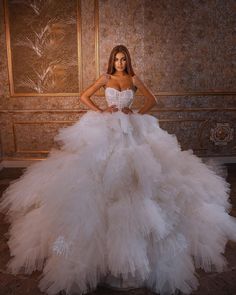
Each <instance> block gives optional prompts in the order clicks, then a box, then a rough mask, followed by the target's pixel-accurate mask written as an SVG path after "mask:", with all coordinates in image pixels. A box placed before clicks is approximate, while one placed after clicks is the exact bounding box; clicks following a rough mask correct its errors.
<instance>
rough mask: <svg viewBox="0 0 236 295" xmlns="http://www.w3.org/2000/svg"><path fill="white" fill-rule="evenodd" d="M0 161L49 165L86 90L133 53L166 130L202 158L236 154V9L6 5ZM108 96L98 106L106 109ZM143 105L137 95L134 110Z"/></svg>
mask: <svg viewBox="0 0 236 295" xmlns="http://www.w3.org/2000/svg"><path fill="white" fill-rule="evenodd" d="M0 5H1V7H0V42H1V51H0V67H1V68H0V74H1V79H0V115H1V117H0V119H1V138H0V139H1V140H0V143H1V149H0V152H1V158H2V159H8V160H14V159H19V160H21V159H41V158H44V157H45V156H46V155H47V153H48V151H49V150H50V149H51V148H52V147H53V146H54V145H55V144H54V143H53V137H54V136H55V135H56V133H57V131H58V129H59V128H61V127H65V126H68V125H70V124H73V123H74V122H75V121H77V120H78V119H79V118H80V117H81V116H82V115H83V113H84V112H85V111H86V108H84V106H82V105H81V104H80V102H79V99H78V98H79V93H80V91H81V90H82V89H83V88H85V87H87V86H88V85H90V84H91V83H92V82H93V81H94V80H95V79H96V78H97V77H98V76H99V74H101V73H103V72H104V71H105V70H106V65H107V59H108V56H109V53H110V50H111V49H112V48H113V47H114V46H115V45H117V44H124V45H126V46H127V47H128V48H129V50H130V52H131V56H132V60H133V66H134V68H135V72H136V74H138V75H139V76H140V77H141V78H142V79H143V80H144V82H145V83H146V84H147V85H148V86H149V87H150V88H151V89H152V91H153V92H154V93H155V94H156V96H157V98H158V100H159V101H160V104H158V105H157V106H156V107H155V108H154V109H153V110H152V112H151V113H152V114H153V115H154V116H156V117H157V118H158V119H159V121H160V125H161V127H162V128H164V129H166V130H168V132H170V133H175V134H176V135H177V137H178V139H179V141H180V142H181V145H182V147H183V148H184V149H188V148H191V149H193V150H194V152H195V153H197V154H198V155H201V156H236V139H235V138H236V134H235V132H236V131H235V130H236V126H235V125H236V120H235V119H236V83H235V82H236V81H235V80H236V78H235V77H236V66H235V41H234V40H235V39H234V31H233V30H234V26H235V19H236V15H235V13H234V5H235V4H234V1H233V0H232V1H231V0H229V1H216V0H215V1H214V0H212V1H196V0H190V1H171V0H161V1H155V0H132V1H125V0H121V1H118V2H117V1H115V0H106V1H105V0H73V1H65V0H60V1H49V0H44V1H38V2H37V1H31V0H21V1H14V0H9V1H7V0H6V1H3V0H0ZM103 95H104V94H103V92H102V91H100V92H98V93H97V96H96V97H95V98H94V99H95V101H96V102H97V103H99V104H101V105H103V106H105V102H104V97H103ZM142 101H143V97H142V96H141V94H140V93H138V95H137V97H136V104H135V105H136V107H139V106H140V104H141V103H142Z"/></svg>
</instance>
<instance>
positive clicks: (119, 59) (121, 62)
mask: <svg viewBox="0 0 236 295" xmlns="http://www.w3.org/2000/svg"><path fill="white" fill-rule="evenodd" d="M114 68H115V69H116V71H118V72H123V71H124V70H125V69H126V57H125V54H124V53H123V52H117V54H116V56H115V60H114Z"/></svg>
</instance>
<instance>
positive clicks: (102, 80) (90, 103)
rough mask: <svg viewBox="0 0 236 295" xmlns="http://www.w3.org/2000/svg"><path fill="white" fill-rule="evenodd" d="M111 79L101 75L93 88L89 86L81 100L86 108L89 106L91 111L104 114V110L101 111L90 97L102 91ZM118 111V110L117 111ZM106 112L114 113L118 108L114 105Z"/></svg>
mask: <svg viewBox="0 0 236 295" xmlns="http://www.w3.org/2000/svg"><path fill="white" fill-rule="evenodd" d="M108 79H109V76H108V75H107V74H103V75H101V76H100V77H99V78H98V79H97V80H96V81H95V82H94V83H93V84H92V85H91V86H89V87H88V88H87V89H85V90H84V91H83V92H82V93H81V95H80V100H81V102H82V103H84V104H85V105H86V106H88V107H89V108H90V109H92V110H94V111H97V112H101V113H102V112H103V110H102V109H100V108H99V107H98V106H97V105H96V104H95V103H94V102H93V101H92V100H91V99H90V96H92V95H93V94H94V93H96V91H97V90H98V89H100V88H101V87H102V86H105V85H106V83H107V80H108ZM117 110H118V109H117ZM104 111H105V112H113V111H116V108H115V106H114V105H112V106H110V107H108V108H106V109H105V110H104Z"/></svg>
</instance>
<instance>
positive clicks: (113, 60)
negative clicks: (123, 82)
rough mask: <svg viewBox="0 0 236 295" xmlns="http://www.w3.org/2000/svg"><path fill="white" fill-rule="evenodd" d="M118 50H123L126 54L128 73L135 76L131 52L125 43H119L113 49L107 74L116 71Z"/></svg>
mask: <svg viewBox="0 0 236 295" xmlns="http://www.w3.org/2000/svg"><path fill="white" fill-rule="evenodd" d="M118 52H122V53H123V54H124V55H125V58H126V69H125V71H126V73H127V74H129V75H131V76H134V75H135V74H134V70H133V68H132V64H131V57H130V54H129V50H128V49H127V48H126V47H125V46H124V45H117V46H116V47H114V48H113V49H112V51H111V54H110V57H109V62H108V68H107V74H109V75H112V74H114V73H115V71H116V70H115V68H114V62H115V57H116V54H117V53H118Z"/></svg>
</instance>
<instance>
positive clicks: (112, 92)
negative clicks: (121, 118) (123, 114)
mask: <svg viewBox="0 0 236 295" xmlns="http://www.w3.org/2000/svg"><path fill="white" fill-rule="evenodd" d="M105 97H106V101H107V104H108V106H111V105H116V106H117V108H118V110H120V111H121V110H122V108H124V107H130V106H131V104H132V102H133V100H134V91H133V90H132V89H126V90H122V91H119V90H117V89H115V88H112V87H107V88H106V90H105Z"/></svg>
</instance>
